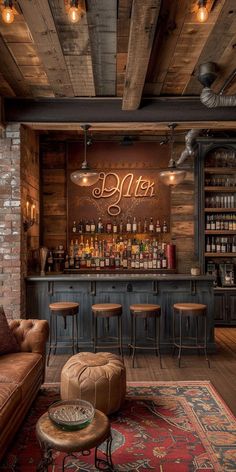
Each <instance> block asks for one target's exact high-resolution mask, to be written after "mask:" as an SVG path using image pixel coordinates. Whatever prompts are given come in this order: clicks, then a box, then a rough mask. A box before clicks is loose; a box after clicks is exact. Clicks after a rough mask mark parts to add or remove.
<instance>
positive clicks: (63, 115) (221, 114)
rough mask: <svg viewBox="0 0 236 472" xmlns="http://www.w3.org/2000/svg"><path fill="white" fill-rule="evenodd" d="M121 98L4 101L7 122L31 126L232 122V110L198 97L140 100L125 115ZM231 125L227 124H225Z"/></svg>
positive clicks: (233, 111)
mask: <svg viewBox="0 0 236 472" xmlns="http://www.w3.org/2000/svg"><path fill="white" fill-rule="evenodd" d="M121 103H122V102H121V100H120V99H102V98H91V99H89V98H88V99H82V98H81V99H79V98H78V99H51V100H50V99H46V98H45V99H41V100H40V99H37V100H34V99H32V100H30V99H17V98H7V99H5V119H6V121H7V122H8V121H10V122H11V121H12V122H20V123H30V122H41V123H45V122H52V123H60V122H63V123H66V122H67V123H91V122H100V123H103V122H106V123H108V122H111V123H123V122H129V123H131V122H140V123H144V124H145V123H151V122H153V123H155V122H158V121H160V122H167V123H168V122H169V121H170V119H171V121H172V122H175V123H180V122H187V121H189V122H202V123H203V124H204V123H205V122H209V121H215V122H217V121H221V122H223V121H228V122H231V121H235V109H234V108H233V107H219V108H207V107H205V106H204V105H203V104H202V103H201V102H200V100H199V98H182V99H181V98H176V99H174V98H169V99H168V98H167V97H165V98H164V97H161V98H159V99H158V98H157V99H153V100H151V99H150V100H149V99H146V100H143V101H142V107H141V108H139V109H138V110H130V111H127V112H125V113H124V111H123V110H122V109H121ZM228 125H229V126H230V123H228Z"/></svg>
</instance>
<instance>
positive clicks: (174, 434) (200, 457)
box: [0, 381, 236, 472]
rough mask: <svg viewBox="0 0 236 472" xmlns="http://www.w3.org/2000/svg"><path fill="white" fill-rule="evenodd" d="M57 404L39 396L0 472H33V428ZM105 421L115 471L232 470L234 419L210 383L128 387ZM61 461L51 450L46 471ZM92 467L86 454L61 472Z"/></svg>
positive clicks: (46, 394)
mask: <svg viewBox="0 0 236 472" xmlns="http://www.w3.org/2000/svg"><path fill="white" fill-rule="evenodd" d="M58 399H59V393H58V388H55V387H53V388H52V387H49V388H43V389H42V390H41V391H40V393H39V395H38V397H37V399H36V401H35V402H34V404H33V406H32V408H31V410H30V412H29V414H28V416H27V417H26V419H25V422H24V424H23V426H22V427H21V429H20V430H19V432H18V434H17V435H16V437H15V440H14V442H13V444H12V446H11V447H10V448H9V451H8V453H7V454H6V456H5V460H4V462H3V464H2V465H1V466H0V470H2V471H5V472H6V471H7V472H12V471H16V472H18V471H20V472H33V471H35V470H36V466H37V464H38V462H39V460H40V457H41V456H40V448H39V445H38V442H37V439H36V437H35V423H36V420H37V419H38V418H39V416H40V415H41V414H42V413H44V412H45V411H46V410H47V409H48V407H49V405H50V404H51V403H53V402H54V401H56V400H58ZM110 420H111V424H112V435H113V442H112V459H113V463H114V469H115V471H116V472H136V471H137V472H147V471H154V472H208V471H209V472H210V471H211V472H212V471H216V472H219V471H221V472H226V471H236V419H235V417H234V416H233V414H232V413H231V412H230V410H229V409H228V408H227V406H226V405H225V403H224V402H223V400H222V399H221V398H220V396H219V395H218V393H217V392H216V390H215V389H214V387H213V386H212V385H211V383H210V382H207V381H202V382H198V381H195V382H193V381H191V382H154V383H153V382H152V383H151V382H138V383H133V382H130V383H128V392H127V399H126V401H125V404H124V406H123V407H122V409H121V410H120V411H119V412H117V413H116V414H114V415H112V416H111V417H110ZM101 450H102V446H101ZM62 456H63V455H62V453H59V452H56V451H55V454H54V459H55V466H54V467H53V468H51V469H50V470H51V471H52V472H60V471H61V470H62V469H61V464H62ZM93 464H94V454H93V451H92V453H91V455H90V456H83V455H82V454H81V455H77V458H72V459H71V460H68V462H67V466H66V470H68V472H74V471H77V472H91V471H96V470H97V469H95V467H94V465H93Z"/></svg>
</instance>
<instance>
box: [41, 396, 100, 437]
mask: <svg viewBox="0 0 236 472" xmlns="http://www.w3.org/2000/svg"><path fill="white" fill-rule="evenodd" d="M48 415H49V418H50V420H51V421H52V422H53V423H54V424H55V425H56V426H58V427H59V428H61V429H63V430H64V431H76V430H78V429H83V428H85V427H86V426H88V425H89V424H90V423H91V421H92V420H93V417H94V407H93V405H92V404H91V403H89V402H87V401H85V400H64V401H59V402H56V403H53V404H52V405H51V406H50V407H49V410H48Z"/></svg>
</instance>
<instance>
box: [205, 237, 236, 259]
mask: <svg viewBox="0 0 236 472" xmlns="http://www.w3.org/2000/svg"><path fill="white" fill-rule="evenodd" d="M206 252H208V253H209V252H210V253H215V254H217V253H235V255H236V236H227V237H214V236H211V237H210V236H209V237H208V238H207V240H206Z"/></svg>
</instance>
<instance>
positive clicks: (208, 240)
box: [206, 238, 211, 252]
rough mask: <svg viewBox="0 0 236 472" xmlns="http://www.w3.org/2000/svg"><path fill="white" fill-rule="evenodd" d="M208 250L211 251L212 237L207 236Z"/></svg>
mask: <svg viewBox="0 0 236 472" xmlns="http://www.w3.org/2000/svg"><path fill="white" fill-rule="evenodd" d="M206 252H211V241H210V238H207V243H206Z"/></svg>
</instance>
